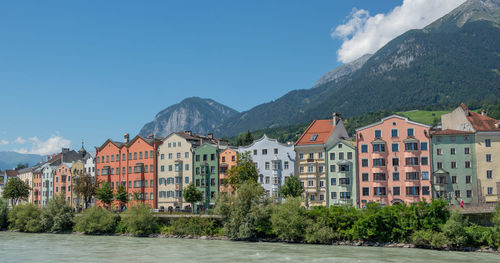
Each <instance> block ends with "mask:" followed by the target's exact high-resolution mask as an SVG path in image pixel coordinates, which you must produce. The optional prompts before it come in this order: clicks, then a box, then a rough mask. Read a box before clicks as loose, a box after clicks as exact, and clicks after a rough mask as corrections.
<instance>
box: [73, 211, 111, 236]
mask: <svg viewBox="0 0 500 263" xmlns="http://www.w3.org/2000/svg"><path fill="white" fill-rule="evenodd" d="M118 220H119V217H118V216H115V215H114V214H113V213H111V212H109V211H108V210H105V209H102V208H101V207H91V208H87V209H86V210H85V211H84V212H83V213H82V214H81V215H80V216H77V217H75V219H74V221H75V227H74V229H75V231H78V232H83V233H85V234H103V233H113V232H114V231H115V228H116V225H117V222H118Z"/></svg>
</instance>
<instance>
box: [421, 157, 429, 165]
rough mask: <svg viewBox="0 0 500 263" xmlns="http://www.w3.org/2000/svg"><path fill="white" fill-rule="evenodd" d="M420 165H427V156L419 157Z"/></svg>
mask: <svg viewBox="0 0 500 263" xmlns="http://www.w3.org/2000/svg"><path fill="white" fill-rule="evenodd" d="M420 165H429V158H428V157H420Z"/></svg>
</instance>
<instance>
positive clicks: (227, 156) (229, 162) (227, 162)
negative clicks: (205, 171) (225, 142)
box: [219, 147, 238, 196]
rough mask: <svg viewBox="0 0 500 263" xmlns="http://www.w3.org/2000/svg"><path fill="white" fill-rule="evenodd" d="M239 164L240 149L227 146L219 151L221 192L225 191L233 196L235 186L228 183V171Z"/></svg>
mask: <svg viewBox="0 0 500 263" xmlns="http://www.w3.org/2000/svg"><path fill="white" fill-rule="evenodd" d="M237 164H238V151H237V150H236V149H233V148H230V147H228V148H226V149H223V150H221V152H220V153H219V194H220V193H225V194H227V195H228V196H231V195H232V194H233V193H234V189H233V187H231V185H229V183H228V176H229V174H228V171H229V170H231V168H233V167H235V166H236V165H237Z"/></svg>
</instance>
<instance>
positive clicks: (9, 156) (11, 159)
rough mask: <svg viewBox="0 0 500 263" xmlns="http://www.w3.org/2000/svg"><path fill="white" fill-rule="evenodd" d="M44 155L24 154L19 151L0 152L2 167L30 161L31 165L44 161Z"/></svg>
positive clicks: (10, 167) (8, 167) (3, 168)
mask: <svg viewBox="0 0 500 263" xmlns="http://www.w3.org/2000/svg"><path fill="white" fill-rule="evenodd" d="M42 158H43V156H41V155H37V154H22V153H17V152H10V151H5V152H0V169H1V170H7V169H13V168H15V167H16V166H17V165H18V164H19V163H28V164H29V165H30V166H32V165H35V164H37V163H38V162H41V161H42Z"/></svg>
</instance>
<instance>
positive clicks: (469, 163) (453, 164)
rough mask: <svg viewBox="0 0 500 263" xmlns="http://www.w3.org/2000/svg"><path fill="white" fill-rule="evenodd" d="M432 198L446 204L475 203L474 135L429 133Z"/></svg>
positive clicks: (476, 196) (464, 133)
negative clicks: (443, 200) (443, 201)
mask: <svg viewBox="0 0 500 263" xmlns="http://www.w3.org/2000/svg"><path fill="white" fill-rule="evenodd" d="M431 142H432V171H433V172H432V175H433V176H432V177H433V180H432V183H433V186H432V188H433V189H432V193H433V194H432V195H433V197H434V198H443V199H445V200H447V201H449V202H450V204H454V205H459V204H460V202H461V201H462V200H463V201H464V203H477V202H478V193H477V175H476V167H475V165H476V159H475V147H474V133H473V132H467V131H457V130H449V129H447V130H441V131H436V132H433V133H432V140H431Z"/></svg>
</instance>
